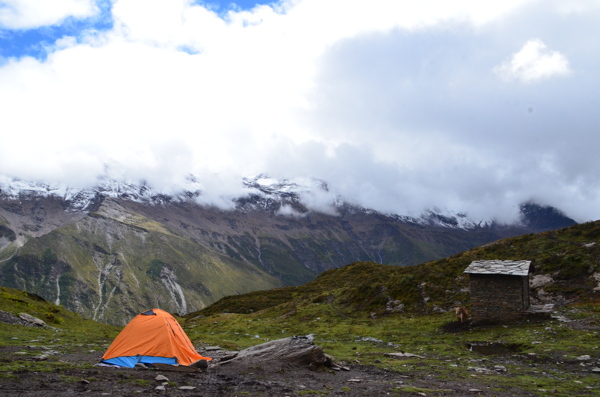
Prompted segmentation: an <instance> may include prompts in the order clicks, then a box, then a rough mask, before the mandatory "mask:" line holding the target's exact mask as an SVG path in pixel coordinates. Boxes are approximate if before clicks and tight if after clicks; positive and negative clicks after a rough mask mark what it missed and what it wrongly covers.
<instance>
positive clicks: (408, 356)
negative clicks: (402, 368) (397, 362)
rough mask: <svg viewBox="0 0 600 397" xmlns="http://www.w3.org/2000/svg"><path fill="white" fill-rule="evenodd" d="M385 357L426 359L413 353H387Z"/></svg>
mask: <svg viewBox="0 0 600 397" xmlns="http://www.w3.org/2000/svg"><path fill="white" fill-rule="evenodd" d="M384 356H388V357H394V358H411V357H417V358H425V357H423V356H419V355H418V354H413V353H385V354H384Z"/></svg>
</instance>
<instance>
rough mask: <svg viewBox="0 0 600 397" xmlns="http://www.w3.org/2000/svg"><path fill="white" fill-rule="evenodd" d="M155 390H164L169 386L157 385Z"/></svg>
mask: <svg viewBox="0 0 600 397" xmlns="http://www.w3.org/2000/svg"><path fill="white" fill-rule="evenodd" d="M154 390H161V391H164V390H167V388H166V387H164V386H156V387H155V388H154Z"/></svg>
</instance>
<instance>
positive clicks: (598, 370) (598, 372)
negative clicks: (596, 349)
mask: <svg viewBox="0 0 600 397" xmlns="http://www.w3.org/2000/svg"><path fill="white" fill-rule="evenodd" d="M592 373H593V374H600V368H598V367H596V368H592Z"/></svg>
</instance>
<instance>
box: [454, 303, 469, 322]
mask: <svg viewBox="0 0 600 397" xmlns="http://www.w3.org/2000/svg"><path fill="white" fill-rule="evenodd" d="M454 311H455V312H456V317H457V318H458V322H459V323H461V324H466V323H467V321H469V312H468V311H467V309H466V308H465V307H464V306H458V307H457V308H456V309H454Z"/></svg>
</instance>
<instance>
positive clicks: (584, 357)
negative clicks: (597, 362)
mask: <svg viewBox="0 0 600 397" xmlns="http://www.w3.org/2000/svg"><path fill="white" fill-rule="evenodd" d="M591 359H592V358H591V357H590V356H589V355H587V354H584V355H583V356H579V357H577V360H579V361H590V360H591Z"/></svg>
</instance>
